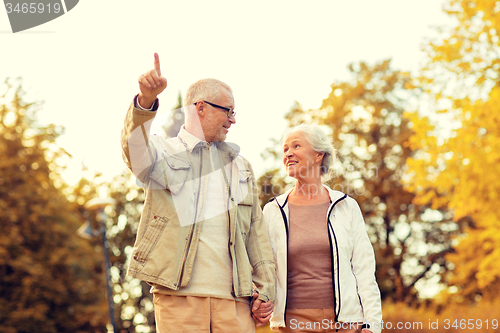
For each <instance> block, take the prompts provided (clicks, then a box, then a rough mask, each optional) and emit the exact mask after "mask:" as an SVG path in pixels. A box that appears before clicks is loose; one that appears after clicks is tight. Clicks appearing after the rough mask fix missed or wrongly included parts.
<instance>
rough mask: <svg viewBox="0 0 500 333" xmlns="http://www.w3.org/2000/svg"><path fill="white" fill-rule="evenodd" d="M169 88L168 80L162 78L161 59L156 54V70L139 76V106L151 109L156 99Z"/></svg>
mask: <svg viewBox="0 0 500 333" xmlns="http://www.w3.org/2000/svg"><path fill="white" fill-rule="evenodd" d="M166 87H167V79H165V78H164V77H163V76H161V70H160V57H159V56H158V53H155V69H152V70H150V71H148V72H146V73H144V74H142V75H141V76H139V88H140V89H141V92H140V93H139V104H140V105H141V106H142V107H143V108H146V109H149V108H150V107H151V106H152V105H153V103H154V102H155V100H156V97H157V96H158V95H159V94H160V93H161V92H162V91H163V90H165V88H166Z"/></svg>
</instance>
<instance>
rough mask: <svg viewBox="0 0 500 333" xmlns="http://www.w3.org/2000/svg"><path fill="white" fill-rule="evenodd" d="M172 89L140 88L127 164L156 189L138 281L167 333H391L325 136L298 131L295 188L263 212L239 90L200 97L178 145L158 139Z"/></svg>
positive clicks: (133, 269)
mask: <svg viewBox="0 0 500 333" xmlns="http://www.w3.org/2000/svg"><path fill="white" fill-rule="evenodd" d="M166 87H167V81H166V79H165V78H164V77H163V76H162V74H161V70H160V60H159V57H158V54H156V53H155V60H154V69H152V70H150V71H148V72H146V73H145V74H143V75H141V76H140V77H139V88H140V93H139V94H138V95H137V96H136V97H135V98H134V100H133V102H132V104H131V105H130V108H129V110H128V112H127V115H126V119H125V127H124V129H123V131H122V140H121V143H122V148H123V157H124V160H125V162H126V164H127V166H128V168H129V169H130V170H131V171H132V173H133V174H134V175H135V176H136V177H137V179H138V180H139V181H140V182H142V184H143V186H144V189H145V205H144V209H143V211H142V215H141V220H140V223H139V228H138V231H137V238H136V241H135V245H134V249H133V253H132V258H131V259H130V265H129V269H128V274H129V275H131V276H133V277H137V278H139V279H142V280H144V281H147V282H148V283H149V284H150V285H151V292H152V293H153V295H154V296H153V301H154V306H155V320H156V328H157V332H159V333H165V332H176V333H177V332H214V333H217V332H255V326H257V327H259V326H263V325H265V324H267V322H269V321H270V326H271V328H272V329H273V330H278V331H280V332H343V333H346V332H364V333H367V332H373V333H379V332H380V322H381V320H382V312H381V302H380V292H379V289H378V286H377V282H376V280H375V275H374V272H375V258H374V253H373V248H372V245H371V242H370V240H369V238H368V235H367V233H366V231H365V225H364V220H363V216H362V213H361V211H360V209H359V206H358V204H357V203H356V201H355V200H353V199H352V198H350V197H348V196H347V195H346V194H344V193H341V192H338V191H333V190H331V189H330V188H329V187H327V186H326V185H323V184H322V182H321V177H322V175H324V174H326V173H327V172H328V170H329V168H330V167H331V164H332V162H333V157H334V149H333V147H332V144H331V142H330V141H329V140H328V138H327V136H326V135H325V133H324V132H323V131H322V130H321V129H320V128H318V127H317V126H307V125H301V126H297V127H294V128H292V129H289V130H288V131H287V132H286V133H285V135H284V138H283V164H284V167H285V168H286V171H287V173H288V175H289V176H290V177H293V178H295V181H296V182H295V187H293V188H292V189H291V190H289V191H288V192H287V193H285V194H283V195H280V196H278V197H276V198H274V199H273V200H271V201H270V202H269V203H267V205H266V206H265V207H264V211H263V212H262V211H261V209H260V206H259V201H258V194H257V188H256V180H255V176H254V174H253V171H252V169H251V166H250V164H249V163H248V161H247V160H245V159H244V158H243V157H242V156H241V155H239V154H238V149H237V146H236V145H234V144H230V143H226V142H225V139H226V135H227V133H228V131H229V129H230V127H231V126H232V125H234V124H235V123H236V118H235V112H234V109H235V103H234V99H233V95H232V91H231V88H230V87H229V86H228V85H226V84H225V83H223V82H221V81H218V80H215V79H204V80H200V81H198V82H196V83H194V84H193V85H191V87H190V88H189V89H188V91H187V93H186V96H185V102H184V110H185V118H186V120H185V124H184V125H183V126H182V128H181V130H180V132H179V134H178V135H177V137H175V138H170V139H164V138H162V137H160V136H156V135H150V134H149V132H150V127H151V123H152V121H153V119H154V118H155V115H156V111H157V110H158V107H159V101H158V98H157V96H158V94H160V93H161V92H162V91H163V90H164V89H165V88H166Z"/></svg>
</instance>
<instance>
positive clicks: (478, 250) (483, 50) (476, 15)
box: [408, 0, 500, 302]
mask: <svg viewBox="0 0 500 333" xmlns="http://www.w3.org/2000/svg"><path fill="white" fill-rule="evenodd" d="M499 9H500V2H499V1H493V0H474V1H473V0H454V1H449V3H448V4H447V6H446V12H447V13H448V14H449V15H450V16H451V17H453V18H455V19H456V20H455V22H456V25H455V26H454V27H452V28H451V29H448V30H445V29H442V33H441V36H440V38H439V39H438V40H434V41H430V42H429V44H428V45H427V47H426V50H427V55H428V57H427V64H426V66H425V68H424V71H423V77H422V80H421V82H422V87H423V88H425V90H426V92H427V93H428V95H429V96H430V100H431V101H432V104H433V105H434V106H435V107H434V111H435V112H434V113H432V114H430V115H428V117H424V116H421V115H419V114H416V113H415V114H412V115H411V117H412V118H411V121H412V123H413V124H414V130H415V136H414V137H413V138H412V140H411V146H412V148H413V149H419V150H420V151H421V152H422V153H421V154H420V155H418V156H415V158H414V159H411V160H409V163H408V165H409V167H410V171H411V173H410V176H411V178H410V181H411V183H412V185H413V186H412V190H415V191H417V193H418V197H417V200H418V202H419V203H432V205H433V206H434V207H436V208H437V207H448V208H451V209H452V210H453V212H454V219H455V220H456V221H460V220H466V221H467V225H466V226H467V227H466V229H464V233H463V234H462V235H461V237H460V238H457V239H456V240H455V245H454V248H455V253H454V254H451V255H449V256H448V260H449V261H450V262H451V267H452V268H454V269H453V271H451V272H449V273H448V274H446V275H445V279H446V280H447V282H448V283H449V284H450V285H452V288H451V289H449V291H450V292H451V293H450V294H449V295H448V297H449V296H451V297H452V298H453V299H454V300H455V301H459V302H461V301H467V302H473V301H475V300H479V299H481V298H483V299H484V298H486V299H492V298H494V297H496V295H497V294H498V292H499V291H500V287H499V286H500V269H499V267H498V264H497V263H498V261H499V260H500V237H499V236H498V235H500V213H498V211H497V209H496V205H497V202H498V193H500V181H499V180H498V177H496V174H497V172H498V171H499V168H500V166H499V163H498V161H499V160H500V155H499V150H498V149H497V148H498V147H499V146H500V117H499V112H498V111H499V110H498V105H499V102H500V78H499V71H498V70H499V68H500V58H499V50H500V41H499V37H498V31H499V28H500V13H499ZM440 116H441V117H446V119H448V122H446V123H444V124H443V122H441V123H439V122H438V121H437V119H439V117H440ZM450 124H451V125H450Z"/></svg>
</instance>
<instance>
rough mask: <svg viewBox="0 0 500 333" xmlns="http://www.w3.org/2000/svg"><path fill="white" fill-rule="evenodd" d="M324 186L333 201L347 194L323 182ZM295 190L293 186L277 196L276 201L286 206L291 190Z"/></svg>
mask: <svg viewBox="0 0 500 333" xmlns="http://www.w3.org/2000/svg"><path fill="white" fill-rule="evenodd" d="M323 186H324V187H325V188H326V189H327V191H328V194H329V195H330V200H331V201H332V202H336V201H337V200H339V199H341V198H342V197H343V196H344V195H345V194H344V193H342V192H340V191H335V190H332V189H331V188H330V187H329V186H328V185H325V184H323ZM292 190H293V187H292V188H291V189H289V190H288V191H286V192H285V193H283V194H282V195H279V196H277V197H276V203H277V204H278V205H279V206H280V207H282V208H283V207H284V206H285V204H287V203H288V195H289V194H290V192H292Z"/></svg>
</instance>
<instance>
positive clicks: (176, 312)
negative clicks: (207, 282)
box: [153, 293, 255, 333]
mask: <svg viewBox="0 0 500 333" xmlns="http://www.w3.org/2000/svg"><path fill="white" fill-rule="evenodd" d="M153 303H154V305H155V320H156V332H157V333H170V332H172V333H174V332H175V333H178V332H194V333H198V332H199V333H229V332H231V333H233V332H235V333H236V332H239V333H255V325H254V322H253V319H252V317H251V315H250V305H249V304H248V303H246V302H236V301H234V300H229V299H220V298H212V297H195V296H172V295H163V294H158V293H155V294H154V298H153Z"/></svg>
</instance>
